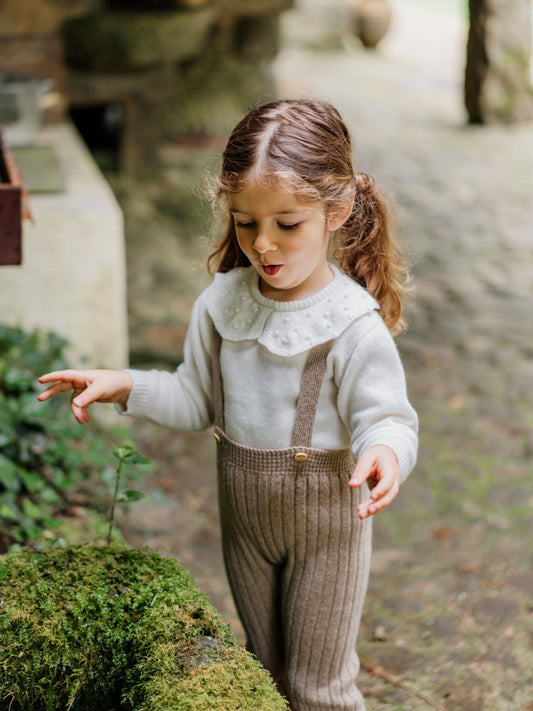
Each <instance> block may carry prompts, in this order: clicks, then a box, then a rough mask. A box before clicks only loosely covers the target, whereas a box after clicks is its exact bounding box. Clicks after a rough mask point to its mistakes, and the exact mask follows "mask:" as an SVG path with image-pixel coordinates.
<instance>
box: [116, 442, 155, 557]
mask: <svg viewBox="0 0 533 711" xmlns="http://www.w3.org/2000/svg"><path fill="white" fill-rule="evenodd" d="M113 455H114V456H115V457H116V458H117V459H118V465H117V470H116V475H115V490H114V492H113V502H112V504H111V512H110V514H109V530H108V532H107V545H109V544H110V543H111V533H112V532H113V523H114V521H115V506H116V505H117V501H121V502H123V503H131V502H134V501H140V500H141V499H144V494H143V493H142V492H140V491H136V490H135V489H126V491H124V492H123V493H122V496H121V498H120V499H119V498H118V492H119V487H120V479H121V475H122V467H123V465H124V464H150V460H149V459H147V458H146V457H143V456H142V454H139V452H136V451H135V449H134V448H133V447H132V446H130V445H125V446H123V447H117V448H116V449H115V450H114V451H113Z"/></svg>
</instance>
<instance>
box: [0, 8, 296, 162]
mask: <svg viewBox="0 0 533 711" xmlns="http://www.w3.org/2000/svg"><path fill="white" fill-rule="evenodd" d="M292 4H293V0H271V1H270V2H267V1H266V0H246V1H245V0H211V1H208V0H25V1H24V3H21V2H19V0H5V1H4V2H3V3H2V4H1V6H0V73H6V74H16V75H19V76H20V75H24V76H36V77H46V78H51V79H52V80H53V83H54V90H53V91H52V92H50V93H49V94H48V95H47V96H46V103H47V111H46V116H45V119H46V120H47V121H54V120H61V119H63V118H64V117H65V115H66V113H67V110H68V108H69V107H84V106H87V107H90V106H95V105H104V106H105V105H107V104H115V105H118V106H119V107H120V110H121V114H122V116H123V127H122V140H121V150H120V157H119V165H120V167H121V168H122V169H125V170H126V171H128V172H134V173H141V174H145V173H146V171H148V172H149V170H150V167H151V165H152V164H153V163H154V157H155V156H156V154H157V146H158V145H159V143H161V142H164V141H168V140H171V141H172V140H174V139H180V138H183V137H184V136H191V135H194V136H195V137H199V136H200V137H201V136H210V135H213V134H217V135H218V134H226V133H227V132H228V131H229V130H230V129H231V127H232V126H233V125H234V123H235V121H236V120H237V118H238V117H239V116H240V115H241V114H242V113H243V111H245V110H247V109H248V108H249V106H250V105H251V104H253V103H254V102H256V101H257V100H265V99H268V98H273V96H274V85H273V80H272V75H271V71H270V62H271V60H272V58H273V57H274V56H275V54H276V52H277V50H278V30H279V28H278V21H279V15H280V13H281V12H282V11H283V10H285V9H287V8H289V7H291V6H292Z"/></svg>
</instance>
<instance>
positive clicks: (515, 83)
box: [465, 0, 533, 123]
mask: <svg viewBox="0 0 533 711" xmlns="http://www.w3.org/2000/svg"><path fill="white" fill-rule="evenodd" d="M469 7H470V31H469V35H468V45H467V60H466V72H465V105H466V108H467V111H468V115H469V118H470V121H471V122H472V123H494V122H502V123H505V122H507V123H511V122H516V121H525V120H529V119H531V118H533V89H532V86H531V77H530V62H531V2H530V0H507V1H506V2H502V0H469Z"/></svg>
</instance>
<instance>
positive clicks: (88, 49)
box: [63, 7, 216, 72]
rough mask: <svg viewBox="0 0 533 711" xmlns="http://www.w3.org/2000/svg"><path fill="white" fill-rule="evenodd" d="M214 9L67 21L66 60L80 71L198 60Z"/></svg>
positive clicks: (114, 14)
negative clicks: (196, 58) (195, 58)
mask: <svg viewBox="0 0 533 711" xmlns="http://www.w3.org/2000/svg"><path fill="white" fill-rule="evenodd" d="M215 17H216V15H215V10H214V9H213V8H212V7H205V8H198V9H197V10H194V11H192V10H177V11H174V12H170V11H169V12H164V11H161V12H119V11H117V12H106V13H103V12H102V13H96V14H93V15H87V16H84V17H80V18H75V19H73V20H70V21H69V22H67V23H65V25H64V27H63V36H64V42H65V53H66V58H67V62H68V64H69V65H70V66H71V67H74V68H77V69H86V70H87V69H90V70H94V71H111V72H113V71H116V70H117V69H118V70H121V69H126V70H137V69H147V68H150V67H153V66H157V65H161V64H171V63H172V62H177V61H184V60H187V59H191V58H193V57H196V56H197V55H198V54H200V53H201V51H202V49H203V47H204V46H205V42H206V38H207V36H208V33H209V31H210V30H211V28H212V26H213V24H214V22H215Z"/></svg>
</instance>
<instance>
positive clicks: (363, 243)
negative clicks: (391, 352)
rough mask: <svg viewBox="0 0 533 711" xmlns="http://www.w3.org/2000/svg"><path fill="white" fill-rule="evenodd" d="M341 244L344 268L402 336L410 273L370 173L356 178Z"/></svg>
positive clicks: (387, 321)
mask: <svg viewBox="0 0 533 711" xmlns="http://www.w3.org/2000/svg"><path fill="white" fill-rule="evenodd" d="M340 240H341V241H340V244H339V246H338V248H337V250H336V252H335V256H336V258H337V260H338V262H339V266H340V268H341V269H342V270H343V271H344V272H345V273H346V274H348V275H349V276H351V277H352V278H353V279H355V281H357V282H358V283H359V284H361V286H363V287H365V289H367V290H368V291H369V293H370V294H372V296H373V297H374V298H375V299H376V300H377V301H378V302H379V304H380V306H381V315H382V317H383V320H384V321H385V323H386V324H387V326H388V328H389V329H390V330H391V332H392V333H393V334H394V335H397V334H398V333H401V332H402V331H403V330H404V329H405V321H404V319H403V317H402V297H403V294H404V292H405V291H406V289H407V283H408V270H407V266H406V264H405V262H404V260H403V257H402V253H401V251H400V248H399V245H398V244H397V242H396V240H395V239H394V235H393V234H392V230H391V216H390V213H389V209H388V207H387V203H386V200H385V197H384V195H383V194H382V193H381V192H380V190H379V188H378V186H377V184H376V182H375V181H374V179H373V178H372V177H371V176H370V175H367V174H366V173H358V174H357V175H356V184H355V200H354V207H353V211H352V214H351V215H350V217H349V218H348V220H347V221H346V222H345V223H344V225H343V226H342V227H341V229H340Z"/></svg>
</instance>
